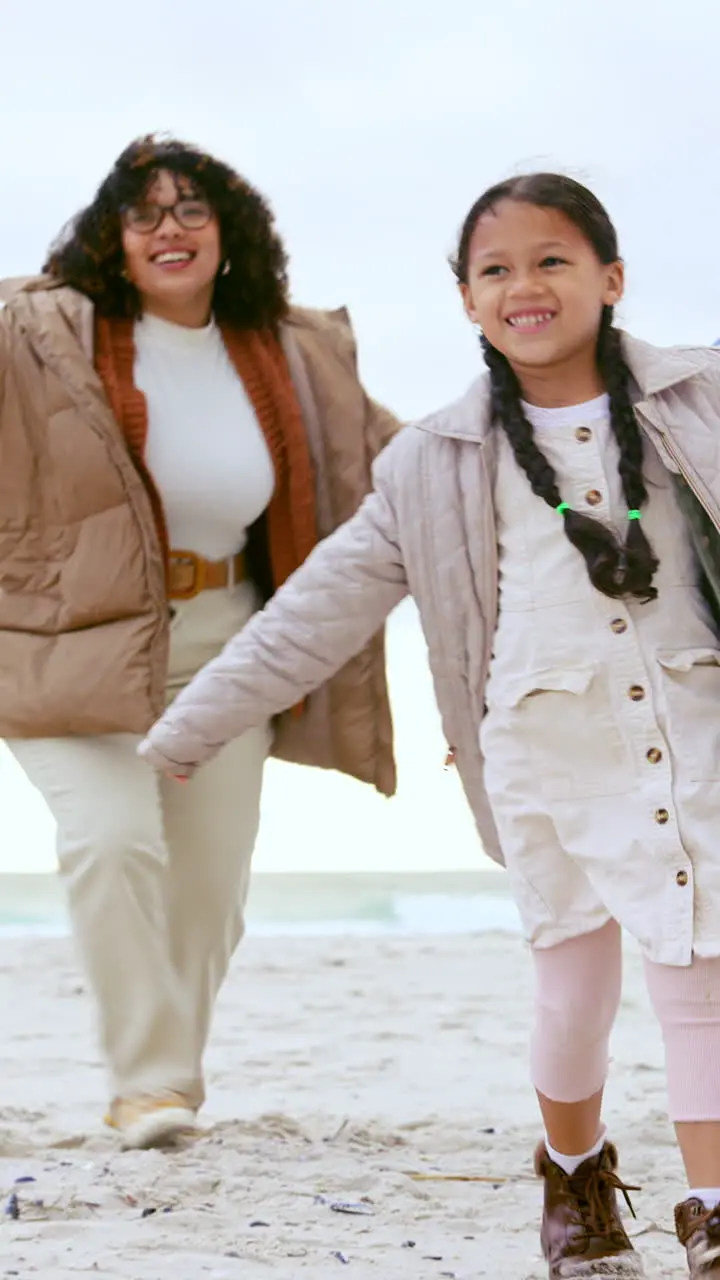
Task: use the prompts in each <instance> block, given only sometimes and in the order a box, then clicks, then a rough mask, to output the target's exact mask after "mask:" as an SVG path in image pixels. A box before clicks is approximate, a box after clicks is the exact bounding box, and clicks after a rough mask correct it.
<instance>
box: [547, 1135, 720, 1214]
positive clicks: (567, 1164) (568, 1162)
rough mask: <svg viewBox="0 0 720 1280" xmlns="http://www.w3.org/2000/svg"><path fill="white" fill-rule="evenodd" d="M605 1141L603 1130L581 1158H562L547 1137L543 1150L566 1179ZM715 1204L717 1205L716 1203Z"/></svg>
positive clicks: (599, 1148)
mask: <svg viewBox="0 0 720 1280" xmlns="http://www.w3.org/2000/svg"><path fill="white" fill-rule="evenodd" d="M606 1141H607V1138H606V1131H605V1129H603V1131H602V1133H601V1134H600V1137H599V1138H598V1140H597V1142H596V1143H595V1146H594V1147H591V1148H590V1150H589V1151H584V1152H583V1154H582V1155H581V1156H564V1155H563V1154H562V1152H561V1151H556V1150H555V1148H554V1147H551V1146H550V1143H549V1142H548V1140H547V1136H546V1137H545V1149H546V1151H547V1153H548V1155H549V1157H550V1159H551V1160H552V1161H553V1162H554V1163H555V1164H557V1165H559V1166H560V1168H561V1169H562V1170H563V1172H564V1173H566V1174H567V1175H568V1177H572V1175H573V1174H574V1173H575V1172H576V1171H577V1170H578V1169H579V1168H580V1165H581V1164H584V1163H585V1161H586V1160H592V1158H593V1156H599V1155H600V1152H601V1151H602V1149H603V1147H604V1146H605V1143H606ZM692 1194H693V1195H699V1194H700V1193H699V1192H697V1191H693V1193H692ZM715 1203H716V1204H717V1201H716V1202H715Z"/></svg>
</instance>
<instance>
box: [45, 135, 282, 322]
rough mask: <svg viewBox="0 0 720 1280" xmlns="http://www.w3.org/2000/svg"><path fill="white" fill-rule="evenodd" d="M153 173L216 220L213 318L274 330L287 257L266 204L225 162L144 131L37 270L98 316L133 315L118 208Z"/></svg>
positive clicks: (140, 191)
mask: <svg viewBox="0 0 720 1280" xmlns="http://www.w3.org/2000/svg"><path fill="white" fill-rule="evenodd" d="M161 170H167V171H168V172H170V173H172V174H174V175H177V177H178V178H184V179H186V180H187V182H188V183H189V184H190V188H191V190H192V191H193V193H194V194H196V195H199V196H202V197H204V198H205V199H206V200H207V201H208V202H209V204H210V205H211V206H212V208H213V210H214V212H215V214H216V216H217V218H218V221H219V224H220V236H221V244H222V252H223V256H224V259H225V260H226V261H227V263H228V264H229V270H228V271H227V272H226V274H223V273H220V274H219V275H218V277H217V281H216V284H215V294H214V299H213V311H214V314H215V316H216V318H217V320H218V321H219V322H220V323H226V324H229V325H232V326H233V327H235V328H237V329H245V330H250V329H253V330H262V329H271V330H277V327H278V325H279V323H280V321H281V320H282V319H283V318H284V316H285V315H286V314H287V310H288V279H287V255H286V253H285V249H284V246H283V244H282V241H281V240H280V237H279V236H278V234H277V231H276V230H275V218H274V215H273V212H272V210H271V208H270V206H269V204H268V203H267V201H266V200H265V198H264V197H263V196H262V195H261V194H260V193H259V192H258V191H256V190H255V188H254V187H252V186H251V185H250V184H249V183H248V182H246V181H245V179H244V178H241V177H240V176H239V174H237V173H235V171H234V170H233V169H231V168H229V166H228V165H226V164H223V163H222V162H221V161H220V160H216V159H214V157H213V156H210V155H207V154H206V153H205V152H203V151H201V150H199V149H198V148H196V147H194V146H191V145H190V144H188V143H185V142H180V141H178V140H177V139H175V138H168V139H165V138H159V137H157V136H156V135H155V134H149V135H148V136H147V137H143V138H138V139H136V141H135V142H132V143H131V144H130V146H129V147H127V148H126V149H125V151H123V153H122V155H121V156H119V157H118V159H117V160H116V162H115V164H114V166H113V168H112V170H111V172H110V173H109V174H108V176H107V177H106V178H105V180H104V182H103V183H102V184H101V186H100V187H99V189H98V191H97V194H96V196H95V199H94V200H93V202H92V204H90V205H88V207H87V208H86V209H83V210H82V212H81V213H79V214H78V215H77V217H76V218H74V219H73V220H72V222H71V223H69V224H68V226H67V227H65V228H64V230H63V231H62V232H61V233H60V236H59V237H58V239H57V240H56V241H55V243H54V244H53V246H52V247H51V249H50V251H49V255H48V259H47V262H46V263H45V266H44V268H43V269H44V271H45V272H46V273H47V274H48V275H50V276H53V277H54V278H55V279H56V280H59V281H61V282H62V283H63V284H65V285H69V286H70V287H71V288H73V289H77V290H78V292H80V293H83V294H85V295H86V296H87V297H88V298H90V299H91V300H92V302H93V303H94V304H95V307H96V308H97V311H98V314H100V315H103V316H111V317H112V316H125V317H135V316H137V315H139V313H140V298H139V295H138V292H137V290H136V289H135V287H134V285H133V284H132V283H131V282H130V281H129V280H127V279H126V277H125V276H124V275H123V267H124V255H123V249H122V239H121V234H122V227H121V210H122V209H123V208H125V207H126V206H128V205H131V204H135V203H137V202H138V201H140V200H142V199H143V198H144V196H145V195H146V193H147V191H148V188H149V187H150V186H151V185H152V183H153V181H154V180H155V178H156V176H157V174H158V173H159V172H160V171H161Z"/></svg>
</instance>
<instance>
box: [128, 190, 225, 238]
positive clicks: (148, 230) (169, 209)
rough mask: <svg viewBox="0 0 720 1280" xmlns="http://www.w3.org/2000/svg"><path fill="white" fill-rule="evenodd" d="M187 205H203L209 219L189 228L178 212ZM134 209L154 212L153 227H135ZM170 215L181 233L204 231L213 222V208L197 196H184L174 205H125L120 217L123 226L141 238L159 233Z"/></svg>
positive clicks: (195, 223)
mask: <svg viewBox="0 0 720 1280" xmlns="http://www.w3.org/2000/svg"><path fill="white" fill-rule="evenodd" d="M187 204H192V205H195V206H196V207H197V205H202V206H203V207H204V208H205V210H206V211H207V217H206V218H205V219H204V221H202V222H194V223H193V225H192V226H187V225H186V223H184V222H183V220H182V215H181V214H180V213H179V212H178V211H179V210H180V209H181V208H182V206H183V205H187ZM133 209H143V210H144V211H146V212H147V213H149V212H150V210H154V212H155V220H154V222H153V224H152V226H148V227H137V226H135V225H134V224H133V222H132V220H131V214H132V211H133ZM168 213H169V214H170V217H171V218H172V219H173V221H174V222H175V223H177V225H178V226H179V227H180V229H181V231H202V229H203V227H206V226H207V225H208V223H209V222H210V221H211V219H212V216H213V211H212V208H211V207H210V205H209V204H208V202H207V201H206V200H201V199H198V198H197V197H195V196H183V198H182V199H181V200H176V201H175V203H174V204H155V203H154V202H153V203H150V204H142V205H137V204H128V205H123V207H122V209H121V210H120V216H121V217H122V220H123V224H124V225H125V227H126V228H127V229H128V230H129V231H135V232H136V233H137V234H138V235H140V236H151V235H152V234H153V232H155V231H157V229H158V227H161V226H162V224H163V222H164V220H165V215H166V214H168Z"/></svg>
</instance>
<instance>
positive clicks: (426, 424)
mask: <svg viewBox="0 0 720 1280" xmlns="http://www.w3.org/2000/svg"><path fill="white" fill-rule="evenodd" d="M621 336H622V346H623V354H624V356H625V359H626V361H627V364H628V367H629V369H630V373H631V375H632V379H633V382H634V384H635V395H634V396H633V399H634V400H635V401H636V402H638V401H641V400H646V399H648V398H650V397H652V396H656V395H660V394H661V393H662V392H663V391H667V390H669V388H670V387H674V386H677V385H678V383H681V382H686V381H687V380H688V378H693V377H695V376H696V374H698V373H702V372H703V371H704V370H705V369H708V368H712V369H716V370H717V371H718V372H720V351H718V350H715V349H713V348H711V347H655V346H653V345H652V344H651V343H649V342H642V341H641V340H640V339H639V338H633V337H631V336H630V334H627V333H622V335H621ZM415 426H416V427H418V428H419V429H420V430H421V431H428V432H430V433H431V434H432V435H438V436H446V437H448V438H449V439H454V440H468V441H474V442H475V443H477V444H482V443H483V442H484V441H485V439H486V437H487V435H488V433H489V431H490V428H491V426H492V421H491V414H490V378H489V376H488V374H483V375H482V376H481V377H479V378H477V379H476V380H475V382H473V383H472V385H471V386H470V387H469V389H468V390H467V391H466V392H465V394H464V395H463V396H461V397H460V399H459V400H456V401H454V402H453V403H452V404H450V405H448V406H446V408H444V409H440V410H439V411H438V412H436V413H433V414H431V415H430V416H429V417H427V418H424V419H422V421H420V422H416V423H415Z"/></svg>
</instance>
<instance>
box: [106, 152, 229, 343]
mask: <svg viewBox="0 0 720 1280" xmlns="http://www.w3.org/2000/svg"><path fill="white" fill-rule="evenodd" d="M172 210H174V211H175V212H172ZM158 215H159V216H160V221H159V223H158V225H157V226H155V227H154V226H153V223H154V221H155V220H156V219H157V217H158ZM122 246H123V251H124V254H125V270H126V272H127V275H128V277H129V279H130V280H131V281H132V283H133V284H134V285H135V288H136V289H137V291H138V293H139V294H140V298H141V301H142V308H143V310H144V311H149V312H152V313H154V314H155V315H160V316H163V317H165V318H166V319H168V320H175V321H176V322H177V323H178V324H191V325H202V324H205V323H206V322H207V320H208V319H209V317H210V310H211V306H212V297H213V291H214V288H215V279H216V277H217V273H218V271H219V269H220V261H221V244H220V226H219V223H218V220H217V217H216V215H215V213H214V211H213V210H212V208H210V206H209V205H208V204H207V201H206V200H205V198H204V196H203V195H202V194H201V193H199V192H198V191H197V190H196V189H195V187H193V184H192V183H191V182H190V181H189V179H187V178H183V177H182V176H180V175H179V174H174V173H170V172H169V171H167V170H163V171H162V172H160V173H159V174H158V175H157V177H156V178H155V179H154V181H153V182H152V184H151V185H150V187H149V188H148V190H147V191H146V193H145V195H144V197H143V199H142V200H139V201H138V202H136V204H134V205H133V206H132V208H131V209H127V210H125V211H124V214H123V221H122Z"/></svg>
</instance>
